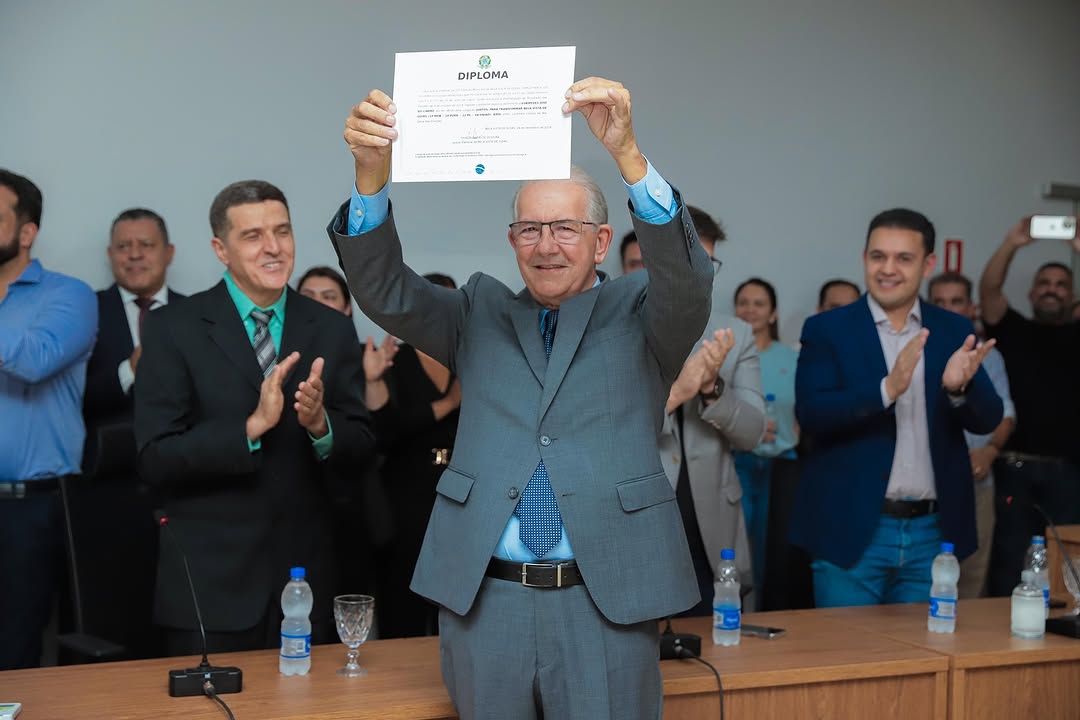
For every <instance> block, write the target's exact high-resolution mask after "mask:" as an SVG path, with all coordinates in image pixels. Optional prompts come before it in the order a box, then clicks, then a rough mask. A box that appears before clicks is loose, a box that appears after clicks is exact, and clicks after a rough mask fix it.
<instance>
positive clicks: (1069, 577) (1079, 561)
mask: <svg viewBox="0 0 1080 720" xmlns="http://www.w3.org/2000/svg"><path fill="white" fill-rule="evenodd" d="M1069 559H1071V560H1072V564H1073V567H1074V568H1076V570H1077V572H1078V573H1080V553H1075V552H1074V553H1070V554H1069V555H1066V559H1063V560H1062V561H1061V573H1062V575H1064V576H1065V589H1066V590H1068V591H1069V593H1071V594H1072V596H1073V606H1072V611H1071V614H1073V615H1080V587H1077V585H1076V578H1074V577H1073V574H1072V570H1070V569H1069Z"/></svg>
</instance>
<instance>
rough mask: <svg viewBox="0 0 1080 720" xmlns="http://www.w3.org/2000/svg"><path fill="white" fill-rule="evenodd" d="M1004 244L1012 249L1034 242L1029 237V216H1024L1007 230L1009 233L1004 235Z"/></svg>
mask: <svg viewBox="0 0 1080 720" xmlns="http://www.w3.org/2000/svg"><path fill="white" fill-rule="evenodd" d="M1005 242H1007V243H1008V244H1010V245H1012V246H1014V247H1018V248H1019V247H1024V246H1025V245H1030V244H1031V243H1033V242H1035V240H1034V238H1032V237H1031V216H1030V215H1025V216H1024V217H1022V218H1020V220H1019V221H1018V222H1017V223H1016V224H1015V225H1013V226H1012V227H1011V228H1009V232H1008V233H1006V234H1005Z"/></svg>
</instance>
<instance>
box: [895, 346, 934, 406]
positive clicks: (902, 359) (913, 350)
mask: <svg viewBox="0 0 1080 720" xmlns="http://www.w3.org/2000/svg"><path fill="white" fill-rule="evenodd" d="M929 336H930V331H929V330H927V329H926V328H923V329H922V330H920V331H919V334H918V335H916V336H915V337H913V338H911V340H909V341H908V343H907V345H905V346H904V348H903V350H901V351H900V354H899V355H897V356H896V364H895V365H893V369H892V371H891V372H889V374H888V376H886V378H885V394H886V395H888V396H889V402H896V398H898V397H900V396H901V395H903V394H904V393H905V392H907V389H908V387H909V386H910V385H911V377H912V375H914V374H915V368H916V367H917V366H918V364H919V358H921V357H922V351H923V348H924V347H926V338H928V337H929Z"/></svg>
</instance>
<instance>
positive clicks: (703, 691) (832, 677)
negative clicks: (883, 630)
mask: <svg viewBox="0 0 1080 720" xmlns="http://www.w3.org/2000/svg"><path fill="white" fill-rule="evenodd" d="M744 621H745V622H747V623H752V624H755V625H768V626H772V627H780V628H784V629H786V630H787V634H786V635H785V636H783V637H781V638H777V639H775V640H763V639H760V638H751V637H744V638H743V639H742V643H741V644H740V645H738V646H737V647H719V646H716V645H713V644H712V629H711V623H710V619H709V618H697V619H693V620H683V621H676V622H674V623H673V625H674V627H675V629H676V631H679V630H684V631H689V632H693V633H697V634H699V635H701V636H702V653H701V654H702V657H703V658H704V659H705V660H708V661H709V662H711V663H712V664H713V665H714V666H716V669H717V670H719V672H720V676H721V678H722V679H723V683H724V708H725V711H726V713H727V717H729V718H778V719H779V718H797V719H798V720H816V719H819V718H820V719H821V720H825V719H828V720H839V719H843V718H852V719H859V720H862V719H865V718H875V717H877V718H883V719H884V718H918V719H919V720H923V719H924V718H937V719H938V720H945V718H946V717H947V701H948V674H947V670H948V665H949V663H948V658H946V657H944V656H942V655H940V654H938V653H934V652H932V651H929V650H924V649H921V648H917V647H914V646H913V645H911V644H910V643H904V642H901V641H896V640H890V639H889V638H886V637H883V636H881V635H880V634H878V633H874V632H872V631H865V630H860V629H858V628H854V627H851V626H850V625H847V624H846V623H844V622H843V621H839V620H830V619H828V618H825V617H823V616H822V615H821V611H817V610H792V611H783V612H769V613H756V614H752V615H747V616H746V617H745V618H744ZM661 671H662V672H663V675H664V718H665V720H674V719H676V718H677V719H682V718H685V719H687V720H691V719H693V720H699V719H700V718H710V719H711V718H719V717H720V709H719V706H718V702H717V700H718V696H717V694H716V678H715V677H714V676H713V674H712V673H711V672H709V671H708V669H707V668H705V667H704V666H702V665H701V664H700V663H697V662H694V661H686V660H682V661H668V662H663V663H661Z"/></svg>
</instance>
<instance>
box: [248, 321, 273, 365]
mask: <svg viewBox="0 0 1080 720" xmlns="http://www.w3.org/2000/svg"><path fill="white" fill-rule="evenodd" d="M272 317H274V311H273V310H267V311H266V312H263V311H262V310H252V311H251V319H252V320H254V321H255V337H254V338H253V339H252V341H251V344H252V345H253V346H254V347H255V359H256V360H258V361H259V367H260V368H262V374H263V377H266V376H267V375H269V374H270V373H271V372H273V370H274V366H275V365H277V350H275V349H274V338H272V337H270V318H272Z"/></svg>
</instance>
